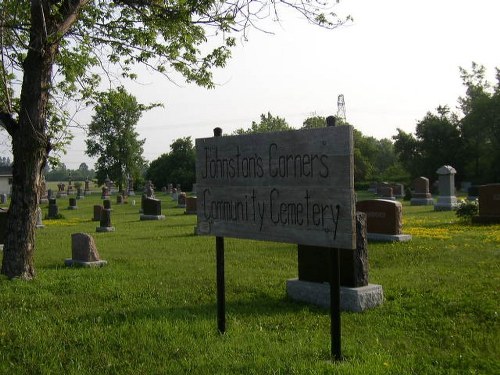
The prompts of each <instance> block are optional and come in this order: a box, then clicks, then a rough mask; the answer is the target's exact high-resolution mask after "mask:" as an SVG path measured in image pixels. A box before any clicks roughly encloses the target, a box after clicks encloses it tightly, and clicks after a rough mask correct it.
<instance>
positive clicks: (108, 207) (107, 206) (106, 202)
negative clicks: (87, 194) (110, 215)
mask: <svg viewBox="0 0 500 375" xmlns="http://www.w3.org/2000/svg"><path fill="white" fill-rule="evenodd" d="M102 205H103V207H104V209H105V210H111V200H109V199H105V200H103V201H102Z"/></svg>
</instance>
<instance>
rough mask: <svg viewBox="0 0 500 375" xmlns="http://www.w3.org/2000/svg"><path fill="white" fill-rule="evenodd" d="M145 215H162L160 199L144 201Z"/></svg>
mask: <svg viewBox="0 0 500 375" xmlns="http://www.w3.org/2000/svg"><path fill="white" fill-rule="evenodd" d="M142 204H143V213H144V215H161V201H160V200H159V199H151V198H146V199H143V201H142Z"/></svg>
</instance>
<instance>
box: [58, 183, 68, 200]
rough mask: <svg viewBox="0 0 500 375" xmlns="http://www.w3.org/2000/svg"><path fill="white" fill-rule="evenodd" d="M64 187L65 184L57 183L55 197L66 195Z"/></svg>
mask: <svg viewBox="0 0 500 375" xmlns="http://www.w3.org/2000/svg"><path fill="white" fill-rule="evenodd" d="M65 188H66V184H63V183H59V184H57V189H58V191H57V195H56V197H57V198H60V197H65V196H67V194H66V191H65Z"/></svg>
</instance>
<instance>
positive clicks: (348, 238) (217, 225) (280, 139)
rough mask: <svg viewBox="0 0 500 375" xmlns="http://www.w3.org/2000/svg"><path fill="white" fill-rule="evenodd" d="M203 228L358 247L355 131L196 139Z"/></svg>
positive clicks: (230, 234)
mask: <svg viewBox="0 0 500 375" xmlns="http://www.w3.org/2000/svg"><path fill="white" fill-rule="evenodd" d="M196 154H197V156H196V182H197V196H198V208H197V216H198V232H199V233H200V234H207V235H214V236H219V237H237V238H248V239H257V240H266V241H279V242H290V243H300V244H304V245H315V246H325V247H339V248H345V249H355V248H356V243H355V242H356V240H355V225H354V222H355V219H354V215H355V195H354V173H353V129H352V127H351V126H339V127H325V128H319V129H308V130H297V131H287V132H276V133H260V134H251V135H241V136H224V137H213V138H203V139H197V140H196Z"/></svg>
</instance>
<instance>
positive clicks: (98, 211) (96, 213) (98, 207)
mask: <svg viewBox="0 0 500 375" xmlns="http://www.w3.org/2000/svg"><path fill="white" fill-rule="evenodd" d="M103 209H104V207H103V206H101V205H95V206H94V217H93V218H92V221H100V220H101V211H102V210H103Z"/></svg>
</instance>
